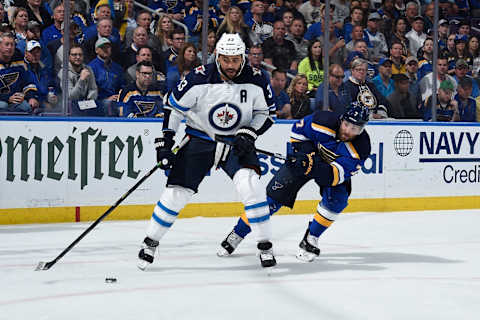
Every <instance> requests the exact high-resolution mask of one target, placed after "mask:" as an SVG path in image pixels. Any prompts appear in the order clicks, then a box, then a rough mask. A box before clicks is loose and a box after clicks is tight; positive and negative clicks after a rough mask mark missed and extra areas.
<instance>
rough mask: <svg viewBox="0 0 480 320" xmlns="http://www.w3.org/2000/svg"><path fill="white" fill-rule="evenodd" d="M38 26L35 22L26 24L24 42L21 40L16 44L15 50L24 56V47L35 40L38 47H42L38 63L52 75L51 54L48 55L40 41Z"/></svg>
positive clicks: (45, 47)
mask: <svg viewBox="0 0 480 320" xmlns="http://www.w3.org/2000/svg"><path fill="white" fill-rule="evenodd" d="M40 32H41V31H40V25H39V24H38V22H36V21H30V22H28V25H27V38H26V39H25V40H21V41H19V42H17V49H18V50H19V51H20V52H21V53H22V54H23V55H25V47H26V46H27V42H28V41H30V40H35V41H38V42H40V45H41V46H42V53H41V56H40V61H42V63H43V64H44V65H45V68H47V70H50V72H51V73H52V74H53V59H52V54H51V53H50V50H48V48H47V45H46V44H45V43H43V42H42V40H40V36H41V33H40Z"/></svg>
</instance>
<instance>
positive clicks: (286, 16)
mask: <svg viewBox="0 0 480 320" xmlns="http://www.w3.org/2000/svg"><path fill="white" fill-rule="evenodd" d="M293 19H294V16H293V12H292V11H290V10H288V9H287V10H283V11H282V14H281V17H280V19H276V20H282V21H283V23H284V24H285V28H286V29H287V36H288V35H290V27H291V26H292V22H293Z"/></svg>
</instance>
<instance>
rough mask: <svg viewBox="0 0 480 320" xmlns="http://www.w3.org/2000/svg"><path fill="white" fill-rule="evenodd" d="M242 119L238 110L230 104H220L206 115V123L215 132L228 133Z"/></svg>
mask: <svg viewBox="0 0 480 320" xmlns="http://www.w3.org/2000/svg"><path fill="white" fill-rule="evenodd" d="M241 119H242V113H241V111H240V108H239V107H237V106H236V105H234V104H232V103H221V104H217V105H216V106H214V107H213V108H212V109H211V110H210V112H209V113H208V121H209V122H210V124H211V125H212V127H214V128H215V129H217V130H221V131H229V130H231V129H233V128H235V127H236V126H237V125H238V124H239V123H240V120H241Z"/></svg>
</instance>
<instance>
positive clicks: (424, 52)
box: [417, 38, 433, 80]
mask: <svg viewBox="0 0 480 320" xmlns="http://www.w3.org/2000/svg"><path fill="white" fill-rule="evenodd" d="M417 58H418V80H421V79H422V78H423V77H424V76H425V75H426V74H427V73H429V72H432V71H433V64H432V60H433V39H432V38H427V39H425V41H424V42H423V46H422V47H421V48H420V49H419V50H418V55H417Z"/></svg>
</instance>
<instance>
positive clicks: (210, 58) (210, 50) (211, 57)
mask: <svg viewBox="0 0 480 320" xmlns="http://www.w3.org/2000/svg"><path fill="white" fill-rule="evenodd" d="M216 37H217V36H216V33H215V30H213V29H210V30H208V33H207V58H206V59H205V63H203V59H202V57H203V52H202V49H203V43H202V38H200V42H199V43H198V53H197V57H198V59H199V60H200V62H201V63H202V64H209V63H214V62H215V52H214V51H215V42H216V40H217V38H216Z"/></svg>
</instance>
